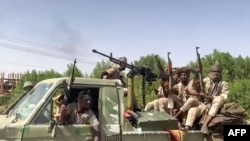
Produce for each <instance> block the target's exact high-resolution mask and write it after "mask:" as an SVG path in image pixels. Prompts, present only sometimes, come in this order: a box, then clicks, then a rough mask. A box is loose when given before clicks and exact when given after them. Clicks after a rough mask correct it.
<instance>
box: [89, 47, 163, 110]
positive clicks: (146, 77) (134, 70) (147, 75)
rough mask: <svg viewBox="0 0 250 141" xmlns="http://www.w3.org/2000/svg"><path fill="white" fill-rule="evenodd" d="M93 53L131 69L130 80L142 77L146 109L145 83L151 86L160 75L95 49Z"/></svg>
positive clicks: (128, 75)
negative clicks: (137, 76)
mask: <svg viewBox="0 0 250 141" xmlns="http://www.w3.org/2000/svg"><path fill="white" fill-rule="evenodd" d="M92 52H94V53H97V54H99V55H102V56H104V57H107V58H109V60H110V61H111V62H113V63H115V64H119V65H121V66H124V67H126V68H129V69H130V72H129V73H128V74H127V77H128V78H132V77H134V76H135V75H141V76H142V100H143V106H144V107H145V105H146V94H145V93H146V91H145V84H146V83H145V82H148V84H149V85H151V84H152V82H153V81H156V79H157V78H158V75H157V74H155V73H153V72H152V71H151V69H150V68H146V67H137V66H134V65H133V64H128V63H125V62H122V61H120V60H118V59H116V58H113V56H112V53H110V55H106V54H104V53H101V52H99V51H97V50H95V49H93V50H92Z"/></svg>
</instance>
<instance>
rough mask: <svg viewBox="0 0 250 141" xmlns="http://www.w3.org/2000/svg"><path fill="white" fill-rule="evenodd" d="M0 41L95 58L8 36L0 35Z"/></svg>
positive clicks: (88, 54)
mask: <svg viewBox="0 0 250 141" xmlns="http://www.w3.org/2000/svg"><path fill="white" fill-rule="evenodd" d="M0 39H2V40H7V41H11V42H15V43H22V44H26V45H31V46H40V48H44V49H50V50H51V49H52V50H57V51H60V52H64V53H69V54H78V55H83V54H84V55H87V56H95V55H94V54H90V53H86V52H79V51H77V52H76V51H73V50H70V49H65V48H64V49H62V48H59V47H55V46H50V45H46V44H43V43H37V42H31V41H27V40H23V39H17V38H13V37H10V36H3V35H0ZM95 57H97V56H95Z"/></svg>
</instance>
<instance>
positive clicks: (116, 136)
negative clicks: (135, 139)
mask: <svg viewBox="0 0 250 141" xmlns="http://www.w3.org/2000/svg"><path fill="white" fill-rule="evenodd" d="M100 91H101V92H100V93H101V94H100V100H101V101H100V103H101V104H100V105H101V107H100V110H99V115H100V116H99V119H100V123H101V138H102V140H104V141H111V140H117V141H120V140H121V137H122V136H121V134H122V132H121V121H122V119H120V118H121V117H122V116H119V114H120V115H122V114H121V113H122V112H121V111H122V110H121V109H122V108H121V105H120V104H121V103H122V102H121V101H122V100H121V97H120V96H123V95H122V94H121V89H120V88H119V87H103V88H101V89H100ZM119 108H120V109H119Z"/></svg>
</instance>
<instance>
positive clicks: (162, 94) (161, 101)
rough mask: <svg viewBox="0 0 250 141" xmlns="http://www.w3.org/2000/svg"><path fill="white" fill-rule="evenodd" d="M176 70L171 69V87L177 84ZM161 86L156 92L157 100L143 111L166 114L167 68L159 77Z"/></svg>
mask: <svg viewBox="0 0 250 141" xmlns="http://www.w3.org/2000/svg"><path fill="white" fill-rule="evenodd" d="M176 69H177V68H173V80H172V83H173V85H175V84H177V82H178V75H177V73H176ZM161 78H162V80H161V84H160V86H159V88H158V89H157V91H156V96H157V99H155V100H153V101H151V102H149V103H148V104H147V105H146V107H145V110H144V111H151V110H155V111H160V112H168V98H167V95H168V91H169V73H168V68H166V70H165V73H164V74H163V75H162V76H161Z"/></svg>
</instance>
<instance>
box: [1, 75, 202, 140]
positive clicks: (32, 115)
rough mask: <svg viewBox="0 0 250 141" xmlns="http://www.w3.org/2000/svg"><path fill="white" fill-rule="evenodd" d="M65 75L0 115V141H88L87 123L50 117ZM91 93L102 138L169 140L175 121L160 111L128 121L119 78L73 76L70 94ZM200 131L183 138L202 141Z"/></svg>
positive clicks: (43, 84) (40, 86)
mask: <svg viewBox="0 0 250 141" xmlns="http://www.w3.org/2000/svg"><path fill="white" fill-rule="evenodd" d="M68 81H69V78H68V77H62V78H53V79H47V80H43V81H41V82H39V83H37V84H36V85H35V87H34V88H33V89H32V90H31V91H30V92H29V93H27V94H26V95H25V96H23V97H22V98H21V99H18V101H16V102H15V105H14V106H10V107H11V109H8V110H7V111H8V112H5V113H4V114H2V115H0V141H42V140H43V141H45V140H46V141H91V140H92V135H91V132H90V126H89V125H86V124H83V125H80V124H78V125H74V124H73V125H65V126H64V125H59V124H57V123H56V120H55V118H54V114H55V109H56V106H55V103H54V102H53V97H55V96H56V95H57V94H58V92H60V91H61V90H64V89H65V82H66V83H68ZM82 90H90V91H91V92H92V94H91V97H92V105H91V109H92V110H93V112H94V113H95V114H96V117H97V118H98V120H99V122H100V126H101V140H102V141H132V140H134V141H172V140H173V139H172V136H171V135H170V132H168V131H169V130H177V129H178V121H177V120H176V119H175V118H173V117H171V116H169V115H168V114H167V113H163V112H138V113H137V114H136V117H134V119H135V120H133V121H134V122H131V120H129V119H128V118H126V117H125V116H124V115H125V108H124V107H125V106H124V97H123V87H122V83H121V82H120V81H119V80H103V79H93V78H78V77H76V78H75V79H74V83H73V84H72V85H71V91H70V96H71V98H72V99H74V98H77V94H78V93H79V92H80V91H82ZM204 139H205V136H204V135H203V134H202V133H201V132H200V131H198V130H197V131H195V130H194V131H190V132H189V133H187V134H185V135H184V141H204Z"/></svg>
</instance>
